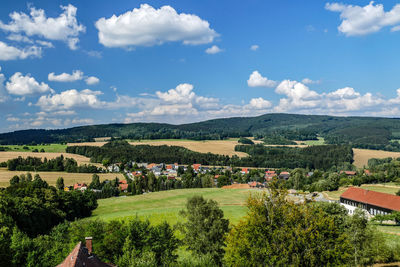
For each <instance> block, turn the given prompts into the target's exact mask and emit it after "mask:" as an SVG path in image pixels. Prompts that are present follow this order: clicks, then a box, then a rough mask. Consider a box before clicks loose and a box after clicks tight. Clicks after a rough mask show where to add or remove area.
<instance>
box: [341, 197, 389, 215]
mask: <svg viewBox="0 0 400 267" xmlns="http://www.w3.org/2000/svg"><path fill="white" fill-rule="evenodd" d="M340 203H341V204H343V206H345V208H346V209H347V210H348V212H349V214H350V210H351V209H348V208H347V206H349V207H354V209H355V208H361V209H363V210H365V211H367V212H368V213H369V214H370V215H373V216H374V215H377V214H389V213H392V210H389V209H386V208H383V207H378V206H374V205H370V204H367V203H362V202H358V201H354V200H351V199H347V198H343V197H341V198H340ZM353 212H354V211H353Z"/></svg>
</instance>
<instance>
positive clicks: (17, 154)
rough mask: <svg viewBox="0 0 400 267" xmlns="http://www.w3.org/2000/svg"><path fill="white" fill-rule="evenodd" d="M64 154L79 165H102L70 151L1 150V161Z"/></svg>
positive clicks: (50, 157) (48, 157)
mask: <svg viewBox="0 0 400 267" xmlns="http://www.w3.org/2000/svg"><path fill="white" fill-rule="evenodd" d="M61 155H63V156H64V158H73V159H75V160H76V161H77V162H78V165H80V164H92V165H96V166H98V167H102V165H101V164H94V163H90V159H89V158H87V157H84V156H81V155H76V154H70V153H35V152H14V151H13V152H8V151H6V152H0V162H5V161H7V160H9V159H15V158H18V157H20V156H21V157H23V158H26V157H36V158H42V159H44V158H47V159H54V158H56V157H59V156H61Z"/></svg>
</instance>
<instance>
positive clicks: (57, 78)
mask: <svg viewBox="0 0 400 267" xmlns="http://www.w3.org/2000/svg"><path fill="white" fill-rule="evenodd" d="M48 79H49V81H53V82H75V81H80V80H83V79H85V82H86V84H87V85H94V84H97V83H99V82H100V79H99V78H97V77H94V76H85V75H84V73H83V72H82V71H80V70H74V71H73V72H72V73H71V74H69V73H65V72H63V73H61V74H58V75H57V74H55V73H54V72H51V73H49V75H48Z"/></svg>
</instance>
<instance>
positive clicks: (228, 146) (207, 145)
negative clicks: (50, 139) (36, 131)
mask: <svg viewBox="0 0 400 267" xmlns="http://www.w3.org/2000/svg"><path fill="white" fill-rule="evenodd" d="M129 143H130V144H131V145H151V146H162V145H167V146H181V147H185V148H187V149H189V150H192V151H196V152H201V153H213V154H220V155H228V156H233V155H237V156H239V157H246V156H247V154H246V153H244V152H236V151H235V146H236V145H238V144H239V143H238V142H237V139H229V140H207V141H193V140H180V139H179V140H178V139H172V140H143V141H137V142H129ZM104 144H106V142H87V143H68V146H103V145H104Z"/></svg>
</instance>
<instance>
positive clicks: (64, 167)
mask: <svg viewBox="0 0 400 267" xmlns="http://www.w3.org/2000/svg"><path fill="white" fill-rule="evenodd" d="M7 167H8V170H9V171H56V172H59V171H66V172H76V173H98V172H100V171H101V169H100V168H97V167H96V166H93V165H86V164H85V165H81V166H78V163H77V162H76V160H74V159H72V158H66V159H64V156H63V155H61V156H60V157H56V158H55V159H49V160H47V158H44V160H43V161H42V159H41V158H35V157H27V158H22V157H18V158H15V159H10V160H8V161H7Z"/></svg>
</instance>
